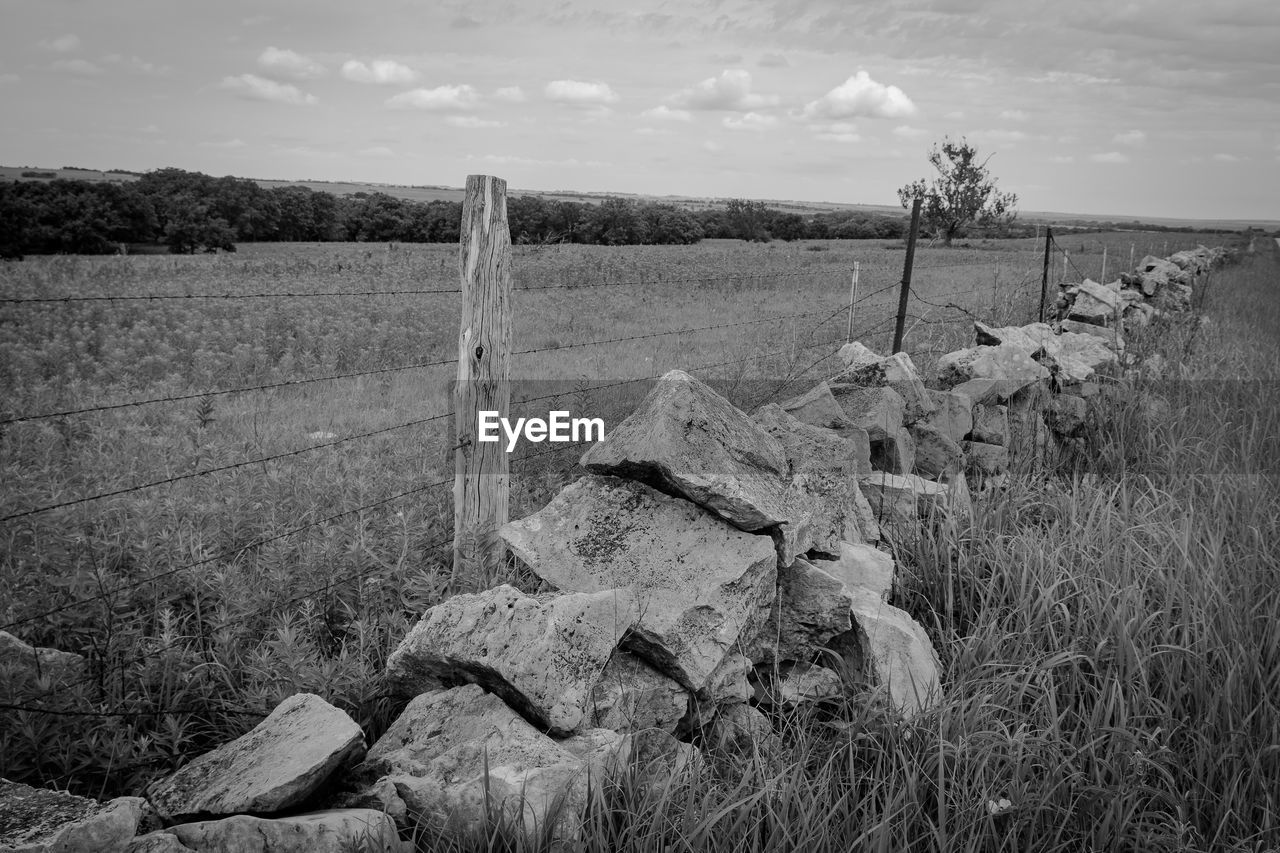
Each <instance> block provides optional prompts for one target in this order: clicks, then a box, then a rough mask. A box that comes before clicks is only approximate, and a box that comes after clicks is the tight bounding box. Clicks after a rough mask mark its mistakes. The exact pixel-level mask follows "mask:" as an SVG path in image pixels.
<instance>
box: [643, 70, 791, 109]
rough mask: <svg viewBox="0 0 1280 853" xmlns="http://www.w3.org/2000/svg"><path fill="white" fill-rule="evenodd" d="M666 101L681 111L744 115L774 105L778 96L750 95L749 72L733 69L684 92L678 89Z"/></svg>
mask: <svg viewBox="0 0 1280 853" xmlns="http://www.w3.org/2000/svg"><path fill="white" fill-rule="evenodd" d="M667 100H668V101H669V102H670V103H672V104H673V105H675V106H677V107H680V108H682V109H690V110H737V111H740V112H748V111H750V110H757V109H760V108H761V107H771V106H774V105H776V104H777V103H778V96H777V95H758V94H755V93H753V92H752V91H751V74H750V72H747V71H743V70H742V69H740V68H736V69H727V70H725V71H721V72H720V75H719V76H718V77H708V78H707V79H705V80H703V81H702V82H700V83H698V84H696V85H694V86H690V87H689V88H688V89H682V90H681V91H679V92H677V93H676V94H674V95H672V96H671V97H670V98H668V99H667Z"/></svg>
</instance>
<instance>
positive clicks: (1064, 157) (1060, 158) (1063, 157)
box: [1049, 154, 1076, 163]
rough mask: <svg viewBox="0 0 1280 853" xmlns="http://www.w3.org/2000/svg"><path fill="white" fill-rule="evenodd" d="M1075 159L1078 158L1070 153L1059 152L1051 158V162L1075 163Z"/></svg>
mask: <svg viewBox="0 0 1280 853" xmlns="http://www.w3.org/2000/svg"><path fill="white" fill-rule="evenodd" d="M1075 161H1076V158H1075V157H1072V156H1071V155H1070V154H1058V155H1055V156H1053V157H1050V158H1049V162H1050V163H1074V162H1075Z"/></svg>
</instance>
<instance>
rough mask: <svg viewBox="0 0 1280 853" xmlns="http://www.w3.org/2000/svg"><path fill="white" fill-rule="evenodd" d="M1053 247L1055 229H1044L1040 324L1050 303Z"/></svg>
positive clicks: (1049, 227)
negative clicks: (1050, 255) (1050, 263)
mask: <svg viewBox="0 0 1280 853" xmlns="http://www.w3.org/2000/svg"><path fill="white" fill-rule="evenodd" d="M1052 246H1053V227H1052V226H1050V225H1046V226H1045V229H1044V273H1043V274H1042V275H1041V276H1040V322H1041V323H1043V322H1044V306H1045V303H1046V302H1048V301H1049V250H1050V248H1052Z"/></svg>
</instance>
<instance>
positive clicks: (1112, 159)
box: [1089, 151, 1129, 163]
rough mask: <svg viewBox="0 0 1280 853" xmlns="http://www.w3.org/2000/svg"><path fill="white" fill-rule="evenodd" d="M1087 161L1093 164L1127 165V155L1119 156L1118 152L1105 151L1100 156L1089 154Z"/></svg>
mask: <svg viewBox="0 0 1280 853" xmlns="http://www.w3.org/2000/svg"><path fill="white" fill-rule="evenodd" d="M1089 159H1090V160H1092V161H1093V162H1095V163H1128V162H1129V157H1128V155H1127V154H1121V153H1120V152H1119V151H1107V152H1104V153H1102V154H1090V155H1089Z"/></svg>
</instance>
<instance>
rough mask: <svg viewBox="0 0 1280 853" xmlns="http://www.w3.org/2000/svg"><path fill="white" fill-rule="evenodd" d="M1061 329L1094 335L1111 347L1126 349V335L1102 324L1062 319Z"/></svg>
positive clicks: (1064, 331) (1059, 323)
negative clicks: (1096, 324)
mask: <svg viewBox="0 0 1280 853" xmlns="http://www.w3.org/2000/svg"><path fill="white" fill-rule="evenodd" d="M1133 309H1134V306H1132V305H1131V306H1129V307H1128V308H1126V309H1125V310H1126V311H1131V310H1133ZM1057 326H1058V329H1059V331H1061V332H1063V333H1068V332H1069V333H1071V334H1076V335H1092V336H1093V337H1095V338H1098V339H1099V340H1101V341H1102V342H1103V343H1104V344H1107V345H1108V346H1109V347H1113V348H1114V347H1116V346H1118V347H1119V349H1120V350H1122V351H1123V350H1124V336H1123V335H1120V334H1119V333H1118V332H1117V331H1116V330H1115V329H1108V328H1104V327H1102V326H1095V325H1093V324H1092V323H1081V322H1080V321H1079V320H1060V321H1058V323H1057Z"/></svg>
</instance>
